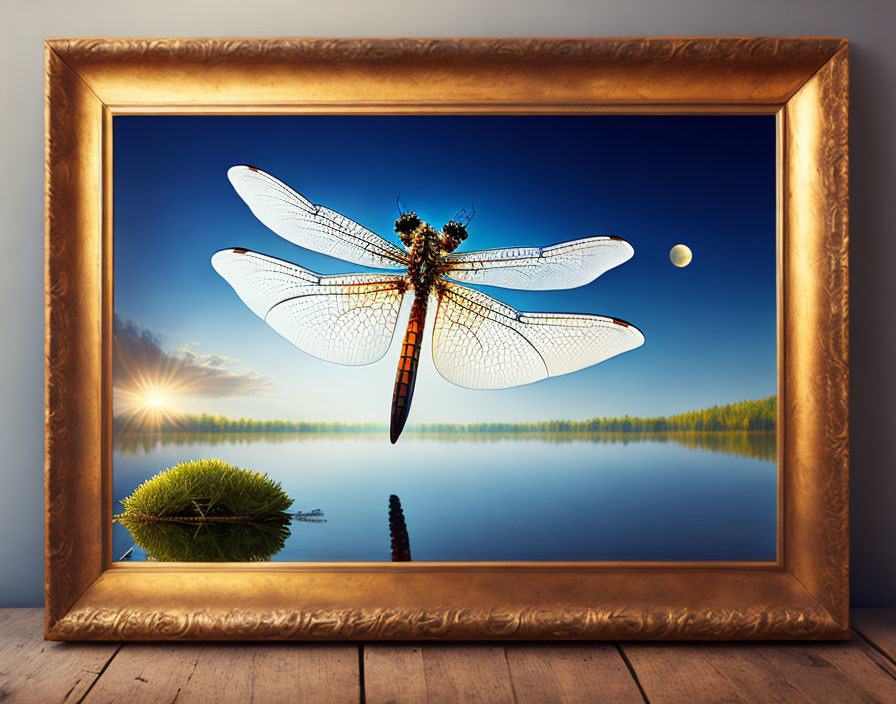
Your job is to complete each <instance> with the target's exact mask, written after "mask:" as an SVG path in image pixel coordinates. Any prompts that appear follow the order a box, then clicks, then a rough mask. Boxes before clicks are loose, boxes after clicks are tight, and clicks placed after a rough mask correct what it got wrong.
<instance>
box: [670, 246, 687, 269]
mask: <svg viewBox="0 0 896 704" xmlns="http://www.w3.org/2000/svg"><path fill="white" fill-rule="evenodd" d="M692 256H693V255H692V254H691V250H690V248H689V247H688V246H687V245H685V244H677V245H675V246H674V247H673V248H672V251H671V252H669V259H670V260H672V263H673V264H674V265H675V266H677V267H683V266H687V265H688V264H690V263H691V259H692Z"/></svg>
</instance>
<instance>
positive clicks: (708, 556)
mask: <svg viewBox="0 0 896 704" xmlns="http://www.w3.org/2000/svg"><path fill="white" fill-rule="evenodd" d="M774 448H775V439H774V434H752V433H706V434H702V433H685V434H666V435H659V436H650V435H630V436H622V435H609V436H591V437H588V436H585V437H582V436H578V437H575V436H563V435H560V436H551V435H536V436H523V437H517V436H506V435H500V436H494V435H493V436H474V437H470V436H414V435H405V436H402V438H401V440H400V441H399V442H398V444H396V445H394V446H392V445H390V444H389V442H388V439H387V438H386V437H385V436H383V437H380V436H376V437H371V436H353V435H333V436H296V435H289V436H265V435H258V436H245V435H243V436H221V435H208V436H202V435H193V436H171V437H167V438H165V437H162V438H140V439H137V440H135V439H133V438H132V439H130V440H129V441H125V442H121V443H118V445H117V447H116V450H115V454H114V459H113V462H114V494H115V501H116V502H117V501H118V500H120V499H122V498H124V497H125V496H127V495H129V494H130V493H131V492H132V491H133V490H134V489H135V488H136V487H137V486H138V485H139V484H141V483H142V482H143V481H145V480H146V479H149V478H150V477H152V476H153V475H155V474H156V473H158V472H159V471H161V470H163V469H166V468H168V467H171V466H173V465H175V464H177V463H179V462H182V461H185V460H188V459H204V458H211V457H214V458H218V459H221V460H224V461H225V462H228V463H230V464H233V465H235V466H237V467H242V468H244V469H251V470H254V471H259V472H264V473H266V474H268V475H269V476H270V477H271V478H272V479H274V480H275V481H278V482H280V483H281V485H282V487H283V489H284V490H285V491H286V493H287V494H288V495H289V496H290V497H291V498H293V499H294V504H293V506H292V509H291V510H292V511H303V512H310V511H312V510H313V509H321V511H323V513H324V517H325V518H326V522H325V523H320V522H305V521H293V522H292V524H291V525H290V532H291V534H290V536H289V538H288V539H287V541H286V544H285V547H284V548H283V549H282V550H281V551H280V552H279V553H277V554H276V555H275V556H274V557H273V558H272V559H274V560H287V561H354V560H358V561H374V560H376V561H379V560H383V561H389V560H391V547H390V532H389V522H388V517H389V497H390V495H392V494H394V495H397V496H398V497H399V498H400V501H401V506H402V508H403V511H404V517H405V522H406V525H407V532H408V538H409V541H410V551H411V557H412V558H413V559H414V560H774V559H775V534H776V504H777V494H776V492H777V467H776V463H775V461H774V459H775V449H774ZM115 506H116V512H117V511H118V510H119V504H118V503H116V504H115ZM113 536H114V550H115V557H116V558H118V557H119V556H121V555H123V554H124V553H125V552H126V551H127V550H128V549H129V548H130V547H132V546H133V545H134V541H133V539H132V538H131V536H130V534H129V533H128V531H127V530H126V529H125V528H123V527H122V526H120V525H118V524H115V528H114V532H113ZM145 557H146V555H145V552H143V551H142V550H140V549H135V550H134V551H133V553H132V559H145Z"/></svg>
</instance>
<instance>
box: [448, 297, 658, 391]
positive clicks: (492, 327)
mask: <svg viewBox="0 0 896 704" xmlns="http://www.w3.org/2000/svg"><path fill="white" fill-rule="evenodd" d="M642 344H644V335H643V334H642V333H641V331H640V330H638V328H636V327H635V326H634V325H631V324H629V323H627V322H625V321H622V320H618V319H616V318H609V317H605V316H600V315H588V314H585V313H524V312H521V311H518V310H516V309H515V308H512V307H510V306H508V305H506V304H504V303H501V301H499V300H497V299H495V298H492V297H491V296H488V295H486V294H484V293H482V292H481V291H475V290H473V289H470V288H467V287H466V286H460V285H458V284H453V283H448V284H447V285H446V286H445V288H444V289H443V290H442V291H441V293H440V295H439V307H438V310H437V312H436V319H435V324H434V329H433V347H432V355H433V363H434V364H435V366H436V369H437V370H438V372H439V374H441V375H442V376H443V377H445V379H447V380H448V381H450V382H452V383H454V384H457V385H458V386H464V387H467V388H470V389H503V388H507V387H510V386H519V385H521V384H530V383H532V382H534V381H540V380H541V379H547V378H548V377H552V376H559V375H561V374H568V373H570V372H574V371H578V370H579V369H584V368H585V367H590V366H591V365H593V364H597V363H598V362H602V361H604V360H605V359H609V358H610V357H613V356H615V355H617V354H621V353H622V352H627V351H629V350H632V349H635V348H636V347H640V346H641V345H642Z"/></svg>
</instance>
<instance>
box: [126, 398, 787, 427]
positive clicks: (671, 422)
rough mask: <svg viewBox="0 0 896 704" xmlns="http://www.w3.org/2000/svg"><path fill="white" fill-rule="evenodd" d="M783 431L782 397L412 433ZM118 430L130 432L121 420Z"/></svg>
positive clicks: (208, 418)
mask: <svg viewBox="0 0 896 704" xmlns="http://www.w3.org/2000/svg"><path fill="white" fill-rule="evenodd" d="M385 427H386V426H385V425H383V424H381V423H338V422H323V421H290V420H253V419H251V418H227V417H225V416H221V415H211V414H209V413H203V414H202V415H195V414H188V415H185V416H180V417H179V418H177V419H172V420H169V421H166V422H164V423H163V425H162V426H161V427H159V428H157V429H156V432H158V431H161V432H175V433H313V434H326V433H374V432H380V431H382V430H383V429H384V428H385ZM776 427H777V397H775V396H770V397H769V398H766V399H762V400H760V401H741V402H739V403H729V404H727V405H725V406H713V407H712V408H704V409H703V410H700V411H689V412H687V413H679V414H677V415H674V416H668V417H661V418H632V417H629V416H623V417H622V418H592V419H590V420H584V421H573V420H547V421H540V422H536V423H466V424H463V423H421V424H418V425H413V426H410V427H409V428H408V430H409V431H410V432H416V433H458V434H461V433H475V434H484V433H662V432H674V431H710V432H712V431H726V430H727V431H731V430H751V431H773V430H775V429H776ZM115 428H116V430H117V431H119V432H127V429H126V423H125V422H124V421H123V420H121V419H120V418H116V419H115Z"/></svg>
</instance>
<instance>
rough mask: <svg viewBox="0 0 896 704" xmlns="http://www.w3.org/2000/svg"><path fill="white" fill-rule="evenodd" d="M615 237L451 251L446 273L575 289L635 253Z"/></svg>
mask: <svg viewBox="0 0 896 704" xmlns="http://www.w3.org/2000/svg"><path fill="white" fill-rule="evenodd" d="M634 253H635V250H634V248H633V247H632V246H631V245H630V244H629V243H628V242H626V241H625V240H623V239H620V238H619V237H588V238H586V239H582V240H572V241H571V242H561V243H560V244H555V245H551V246H550V247H508V248H507V249H488V250H483V251H481V252H463V253H461V254H450V255H448V256H447V257H445V258H444V262H445V263H446V264H447V269H446V270H445V272H444V273H445V275H446V276H449V277H451V278H452V279H455V280H457V281H463V282H464V283H468V284H482V285H485V286H500V287H502V288H519V289H528V290H530V291H542V290H546V289H563V288H576V287H577V286H584V285H585V284H588V283H591V282H592V281H594V279H596V278H597V277H598V276H600V275H601V274H603V273H604V272H605V271H609V270H610V269H612V268H613V267H616V266H619V265H620V264H622V263H623V262H626V261H628V260H629V259H631V258H632V256H633V255H634Z"/></svg>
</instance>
